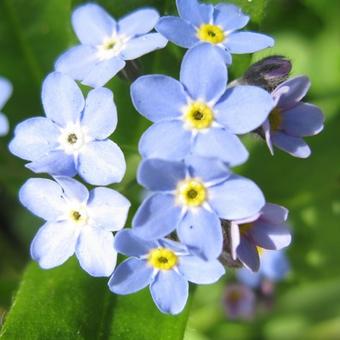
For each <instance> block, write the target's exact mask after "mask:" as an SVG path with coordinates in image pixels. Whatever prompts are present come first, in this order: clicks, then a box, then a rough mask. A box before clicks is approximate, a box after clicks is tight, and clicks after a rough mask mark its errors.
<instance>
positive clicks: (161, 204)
mask: <svg viewBox="0 0 340 340" xmlns="http://www.w3.org/2000/svg"><path fill="white" fill-rule="evenodd" d="M180 218H181V207H179V206H176V205H175V197H174V196H173V195H165V194H154V195H152V196H150V197H149V198H148V199H146V200H145V201H144V202H143V203H142V205H141V206H140V207H139V208H138V210H137V212H136V215H135V216H134V218H133V221H132V226H133V227H134V229H133V230H134V233H135V235H137V236H138V237H141V238H143V239H146V240H155V239H159V238H161V237H164V236H167V235H169V234H170V233H171V232H172V231H173V230H174V229H176V227H177V224H178V222H179V221H180Z"/></svg>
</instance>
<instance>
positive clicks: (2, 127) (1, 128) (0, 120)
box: [0, 112, 9, 136]
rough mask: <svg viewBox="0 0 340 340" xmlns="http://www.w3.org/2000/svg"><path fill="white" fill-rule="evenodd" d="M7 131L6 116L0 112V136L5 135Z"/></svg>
mask: <svg viewBox="0 0 340 340" xmlns="http://www.w3.org/2000/svg"><path fill="white" fill-rule="evenodd" d="M8 131H9V124H8V119H7V117H6V116H5V115H4V114H3V113H1V112H0V136H5V135H7V133H8Z"/></svg>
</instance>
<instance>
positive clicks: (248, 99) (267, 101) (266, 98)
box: [215, 85, 275, 134]
mask: <svg viewBox="0 0 340 340" xmlns="http://www.w3.org/2000/svg"><path fill="white" fill-rule="evenodd" d="M274 105H275V104H274V100H273V98H272V96H271V95H270V94H269V93H268V92H267V91H265V90H263V89H261V88H260V87H257V86H247V85H245V86H236V87H232V88H230V89H228V90H227V92H226V93H225V95H224V96H223V97H222V98H221V100H220V101H219V102H218V103H217V104H216V106H215V114H216V120H217V121H218V122H219V123H220V124H222V125H223V126H225V127H226V128H227V129H228V130H229V131H231V132H232V133H235V134H244V133H247V132H250V131H253V130H255V129H256V128H258V127H259V126H260V125H261V124H262V123H263V122H264V121H265V120H266V119H267V117H268V115H269V113H270V112H271V110H272V109H273V107H274Z"/></svg>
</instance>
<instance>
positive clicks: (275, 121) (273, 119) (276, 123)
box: [269, 107, 282, 131]
mask: <svg viewBox="0 0 340 340" xmlns="http://www.w3.org/2000/svg"><path fill="white" fill-rule="evenodd" d="M269 123H270V129H271V130H273V131H276V130H279V129H280V126H281V123H282V115H281V110H280V109H279V108H278V107H276V108H274V109H273V110H272V112H270V114H269Z"/></svg>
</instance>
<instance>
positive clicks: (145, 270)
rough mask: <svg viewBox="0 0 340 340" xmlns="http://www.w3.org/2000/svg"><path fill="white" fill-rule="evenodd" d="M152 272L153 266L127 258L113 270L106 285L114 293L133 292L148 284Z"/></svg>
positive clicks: (124, 293)
mask: <svg viewBox="0 0 340 340" xmlns="http://www.w3.org/2000/svg"><path fill="white" fill-rule="evenodd" d="M152 273H153V268H152V267H151V266H148V265H147V263H146V261H142V260H139V259H135V258H129V259H127V260H125V261H124V262H122V263H121V264H120V265H119V266H118V267H117V269H116V270H115V271H114V272H113V275H112V276H111V278H110V280H109V283H108V285H109V288H110V290H111V292H113V293H115V294H120V295H126V294H131V293H135V292H138V291H139V290H141V289H143V288H145V287H146V286H148V285H149V284H150V282H151V279H152Z"/></svg>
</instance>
